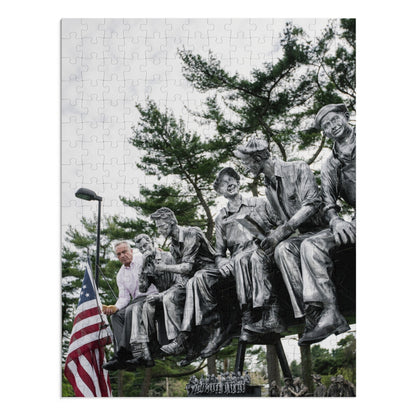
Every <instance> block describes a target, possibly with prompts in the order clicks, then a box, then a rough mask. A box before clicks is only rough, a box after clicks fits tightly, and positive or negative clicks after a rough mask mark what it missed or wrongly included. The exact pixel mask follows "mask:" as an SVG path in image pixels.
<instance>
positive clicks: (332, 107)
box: [315, 104, 350, 130]
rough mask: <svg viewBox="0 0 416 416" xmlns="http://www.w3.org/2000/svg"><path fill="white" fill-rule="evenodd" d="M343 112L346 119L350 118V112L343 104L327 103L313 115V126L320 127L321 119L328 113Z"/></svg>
mask: <svg viewBox="0 0 416 416" xmlns="http://www.w3.org/2000/svg"><path fill="white" fill-rule="evenodd" d="M331 112H332V113H343V114H344V116H345V117H347V120H349V118H350V114H349V113H348V110H347V107H346V105H345V104H328V105H326V106H324V107H322V108H321V109H320V110H319V111H318V114H317V115H316V117H315V128H316V129H318V130H320V129H321V121H322V119H323V118H324V117H325V116H326V115H327V114H328V113H331Z"/></svg>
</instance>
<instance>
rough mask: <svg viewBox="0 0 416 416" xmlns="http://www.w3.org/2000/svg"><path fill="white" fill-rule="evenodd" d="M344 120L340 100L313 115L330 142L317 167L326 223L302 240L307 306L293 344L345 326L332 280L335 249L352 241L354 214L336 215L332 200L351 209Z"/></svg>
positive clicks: (351, 143)
mask: <svg viewBox="0 0 416 416" xmlns="http://www.w3.org/2000/svg"><path fill="white" fill-rule="evenodd" d="M348 119H349V114H348V111H347V108H346V107H345V105H344V104H330V105H327V106H325V107H323V108H321V109H320V110H319V112H318V114H317V115H316V119H315V124H316V127H317V128H319V129H321V130H322V132H323V134H325V136H327V137H328V138H329V139H331V140H333V141H334V147H333V149H332V154H331V156H330V157H329V158H328V159H327V160H326V161H325V163H324V164H323V166H322V171H321V184H322V185H321V187H322V195H323V200H324V208H323V209H324V213H325V215H326V218H327V220H328V221H329V228H327V229H325V230H323V231H321V232H319V233H317V234H315V235H314V236H312V237H310V238H309V239H308V240H306V241H304V243H303V244H302V248H301V256H302V275H303V293H304V301H305V303H306V304H308V305H310V306H311V308H313V310H312V311H311V314H310V319H309V321H308V320H307V325H306V327H305V332H304V334H303V336H302V337H301V339H300V340H299V345H308V344H312V343H314V342H319V341H321V340H323V339H325V338H326V337H327V336H328V335H331V334H336V335H338V334H341V333H342V332H345V331H347V330H348V329H349V326H348V324H347V322H346V320H345V318H344V317H343V316H342V315H341V313H340V312H339V309H338V306H337V300H336V294H335V287H334V285H333V283H332V273H333V269H334V265H333V255H334V252H335V250H336V249H337V247H339V246H341V245H343V246H347V245H353V244H355V216H354V218H353V220H352V221H351V222H349V221H345V220H344V219H342V218H341V217H340V216H339V215H338V212H339V211H340V208H339V206H338V205H337V202H338V199H339V198H342V199H343V200H344V201H345V202H346V203H347V204H349V205H350V206H351V207H352V208H354V209H355V128H353V127H352V126H350V125H349V124H348ZM307 315H308V314H307ZM307 317H308V316H307Z"/></svg>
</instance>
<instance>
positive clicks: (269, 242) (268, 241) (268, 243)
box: [260, 237, 279, 257]
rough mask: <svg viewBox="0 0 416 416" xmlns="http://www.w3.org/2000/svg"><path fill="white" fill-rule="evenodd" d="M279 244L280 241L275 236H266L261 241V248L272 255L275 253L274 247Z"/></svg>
mask: <svg viewBox="0 0 416 416" xmlns="http://www.w3.org/2000/svg"><path fill="white" fill-rule="evenodd" d="M278 244H279V241H277V240H276V238H274V237H266V238H265V239H264V240H263V241H262V242H261V243H260V248H262V249H263V251H264V252H265V253H266V255H268V256H269V257H272V256H273V254H274V249H275V248H276V246H277V245H278Z"/></svg>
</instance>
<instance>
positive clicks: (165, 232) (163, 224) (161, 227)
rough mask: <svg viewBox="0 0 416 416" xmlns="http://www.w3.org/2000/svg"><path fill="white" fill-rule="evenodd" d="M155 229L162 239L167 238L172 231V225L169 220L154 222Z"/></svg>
mask: <svg viewBox="0 0 416 416" xmlns="http://www.w3.org/2000/svg"><path fill="white" fill-rule="evenodd" d="M155 223H156V227H157V231H158V232H159V234H161V235H162V236H163V237H165V238H166V237H169V236H170V235H171V233H172V231H173V224H172V223H171V222H170V221H169V220H162V219H159V220H156V221H155Z"/></svg>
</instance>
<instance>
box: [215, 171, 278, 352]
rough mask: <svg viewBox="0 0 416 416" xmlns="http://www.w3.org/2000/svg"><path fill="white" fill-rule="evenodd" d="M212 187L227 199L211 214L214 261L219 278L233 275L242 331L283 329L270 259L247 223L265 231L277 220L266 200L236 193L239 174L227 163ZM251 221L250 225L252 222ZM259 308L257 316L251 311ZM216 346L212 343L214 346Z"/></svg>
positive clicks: (264, 331) (258, 331)
mask: <svg viewBox="0 0 416 416" xmlns="http://www.w3.org/2000/svg"><path fill="white" fill-rule="evenodd" d="M214 189H215V190H216V191H217V192H218V193H219V194H220V195H222V196H224V197H225V198H226V199H227V201H228V203H227V205H226V206H225V207H224V208H222V209H221V211H220V212H219V214H218V215H217V217H216V218H215V238H216V246H215V247H216V259H215V261H216V264H217V267H218V269H219V271H220V273H221V275H222V277H223V278H230V277H234V278H235V284H236V292H237V298H238V301H239V304H240V309H241V311H242V325H241V326H242V331H241V337H240V339H244V337H245V336H246V331H247V330H248V331H252V332H256V333H268V332H277V333H280V332H283V331H284V330H285V326H284V325H283V323H282V321H281V318H280V319H279V305H278V303H277V293H276V289H275V286H274V276H273V272H272V267H271V265H270V259H269V258H268V257H267V256H266V255H265V253H264V252H263V250H261V249H260V248H259V242H260V240H259V238H261V236H259V235H258V234H256V235H253V233H252V231H251V228H246V227H247V223H248V225H251V226H257V228H258V231H259V233H263V238H265V234H266V233H267V232H268V231H269V230H270V229H271V228H274V227H276V226H277V225H278V224H279V223H280V221H279V220H278V218H277V216H276V215H275V213H274V210H273V209H272V207H271V206H270V205H269V204H268V202H267V200H265V199H263V198H256V197H252V198H245V197H243V196H242V195H241V194H240V176H239V175H238V173H237V172H236V171H235V170H234V169H233V168H231V167H226V168H224V169H222V170H221V171H220V172H219V173H218V175H217V177H216V180H215V182H214ZM253 224H254V225H253ZM255 310H256V311H260V318H257V319H256V318H255V317H254V311H255ZM215 349H216V347H214V350H215Z"/></svg>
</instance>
